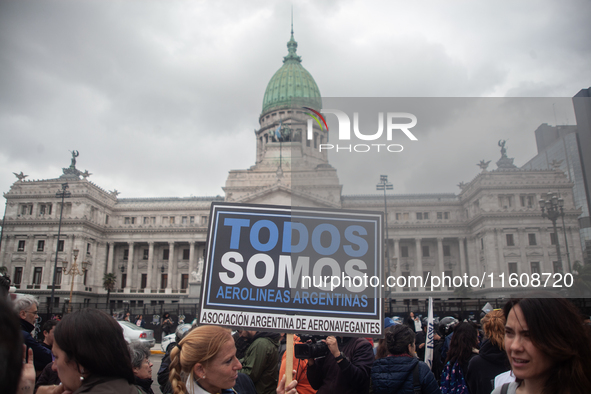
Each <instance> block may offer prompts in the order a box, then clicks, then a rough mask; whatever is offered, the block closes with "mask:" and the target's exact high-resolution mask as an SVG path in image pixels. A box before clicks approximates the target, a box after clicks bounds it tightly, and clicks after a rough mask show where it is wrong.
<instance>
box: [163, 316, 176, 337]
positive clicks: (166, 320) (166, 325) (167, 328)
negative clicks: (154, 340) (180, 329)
mask: <svg viewBox="0 0 591 394" xmlns="http://www.w3.org/2000/svg"><path fill="white" fill-rule="evenodd" d="M172 325H173V322H172V318H171V317H170V314H169V313H168V312H164V315H162V337H163V338H164V337H165V336H167V335H169V334H172V333H173V332H174V330H173V329H172Z"/></svg>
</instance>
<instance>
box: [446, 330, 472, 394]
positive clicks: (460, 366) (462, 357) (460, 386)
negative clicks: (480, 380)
mask: <svg viewBox="0 0 591 394" xmlns="http://www.w3.org/2000/svg"><path fill="white" fill-rule="evenodd" d="M477 346H478V330H477V329H476V326H475V325H474V324H472V323H468V322H462V323H460V324H458V325H457V326H456V327H455V328H454V332H453V335H452V337H451V342H450V344H449V350H448V351H447V356H446V359H445V366H444V367H443V372H442V373H441V392H442V393H444V394H445V393H455V392H462V390H467V386H466V381H465V376H466V371H467V370H468V364H469V362H470V360H471V359H472V357H474V356H476V355H477V354H478V350H477V349H476V347H477Z"/></svg>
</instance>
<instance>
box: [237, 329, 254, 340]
mask: <svg viewBox="0 0 591 394" xmlns="http://www.w3.org/2000/svg"><path fill="white" fill-rule="evenodd" d="M255 335H257V332H256V331H246V330H242V331H240V336H241V337H242V338H245V339H246V340H252V339H253V338H254V336H255Z"/></svg>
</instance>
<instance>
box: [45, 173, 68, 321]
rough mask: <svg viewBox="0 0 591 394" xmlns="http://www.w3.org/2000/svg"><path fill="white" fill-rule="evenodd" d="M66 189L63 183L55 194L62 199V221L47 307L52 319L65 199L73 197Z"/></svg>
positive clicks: (58, 233)
mask: <svg viewBox="0 0 591 394" xmlns="http://www.w3.org/2000/svg"><path fill="white" fill-rule="evenodd" d="M66 189H68V184H67V183H62V190H61V191H60V192H57V193H55V196H56V197H57V198H61V199H62V205H61V208H60V221H59V225H58V227H57V241H56V243H57V245H56V246H55V263H54V264H53V281H52V282H51V299H50V301H49V305H48V306H47V313H48V314H49V317H50V318H51V312H52V311H53V296H54V294H55V281H56V279H57V258H58V255H59V251H60V234H61V231H62V215H63V213H64V199H65V198H69V197H70V196H71V195H72V193H70V192H68V191H66ZM70 297H71V296H70Z"/></svg>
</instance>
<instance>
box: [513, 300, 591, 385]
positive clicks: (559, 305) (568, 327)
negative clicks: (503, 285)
mask: <svg viewBox="0 0 591 394" xmlns="http://www.w3.org/2000/svg"><path fill="white" fill-rule="evenodd" d="M503 312H504V314H505V316H506V318H507V323H506V326H505V351H506V352H507V356H508V357H509V362H510V363H511V368H512V370H513V373H514V374H515V377H516V378H517V379H519V380H525V381H527V380H538V381H543V382H544V393H583V392H588V391H587V390H588V389H589V387H591V338H590V336H589V331H588V330H587V329H586V328H585V326H584V325H583V321H582V319H581V317H580V315H579V313H578V311H577V310H576V308H575V307H574V306H573V305H572V304H571V303H570V302H569V301H567V300H565V299H561V298H523V299H515V300H511V301H509V302H507V304H506V305H505V307H504V308H503Z"/></svg>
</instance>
